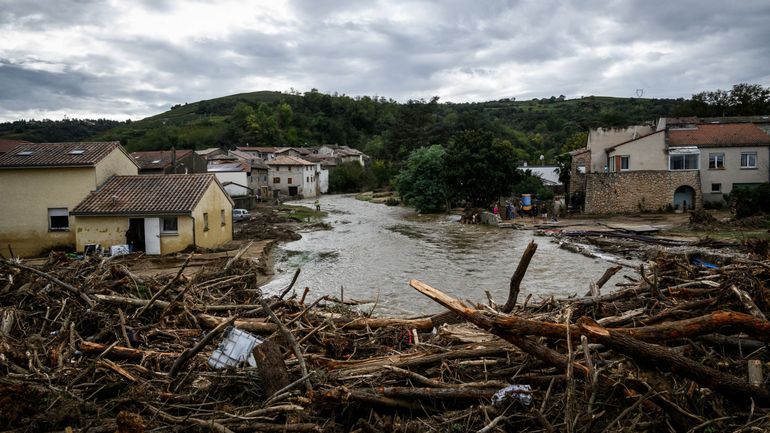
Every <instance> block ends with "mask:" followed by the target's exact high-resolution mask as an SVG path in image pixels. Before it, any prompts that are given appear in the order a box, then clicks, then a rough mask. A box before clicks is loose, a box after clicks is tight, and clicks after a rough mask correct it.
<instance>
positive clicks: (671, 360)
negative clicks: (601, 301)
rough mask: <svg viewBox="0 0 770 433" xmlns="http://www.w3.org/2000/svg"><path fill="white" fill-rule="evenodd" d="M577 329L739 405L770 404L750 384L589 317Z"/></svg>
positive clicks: (765, 393) (769, 397)
mask: <svg viewBox="0 0 770 433" xmlns="http://www.w3.org/2000/svg"><path fill="white" fill-rule="evenodd" d="M578 326H579V327H580V329H581V331H582V333H584V334H585V335H587V336H589V338H592V339H594V340H596V341H598V342H600V343H602V344H604V345H606V346H608V347H611V348H612V349H614V350H616V351H618V352H620V353H622V354H624V355H627V356H629V357H631V358H632V359H633V360H634V361H636V362H638V363H640V364H648V365H653V366H655V367H657V368H660V369H662V370H665V371H670V372H675V373H677V374H680V375H682V376H684V377H686V378H688V379H690V380H692V381H694V382H696V383H699V384H701V385H703V386H705V387H708V388H711V389H713V390H715V391H718V392H720V393H721V394H723V395H725V396H726V397H728V398H730V399H733V400H735V401H738V402H741V403H746V402H747V400H748V399H749V398H753V399H754V401H755V402H757V403H759V404H763V405H767V404H770V390H768V389H765V388H761V387H759V386H754V385H751V384H750V383H749V382H746V381H744V380H741V379H739V378H737V377H735V376H733V375H730V374H726V373H722V372H721V371H719V370H715V369H713V368H711V367H707V366H705V365H703V364H701V363H700V362H695V361H693V360H691V359H689V358H685V357H684V356H682V355H679V354H677V353H675V352H673V351H671V350H669V349H667V348H665V347H663V346H658V345H655V344H650V343H646V342H644V341H640V340H637V339H635V338H633V337H631V336H629V335H624V334H623V333H620V332H617V331H616V330H611V329H607V328H603V327H602V326H601V325H599V324H598V323H596V322H594V321H593V320H592V319H591V318H589V317H581V318H580V319H579V320H578Z"/></svg>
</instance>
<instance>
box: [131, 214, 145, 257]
mask: <svg viewBox="0 0 770 433" xmlns="http://www.w3.org/2000/svg"><path fill="white" fill-rule="evenodd" d="M126 243H127V244H128V250H129V251H132V252H133V251H144V249H145V246H144V218H129V219H128V231H127V232H126Z"/></svg>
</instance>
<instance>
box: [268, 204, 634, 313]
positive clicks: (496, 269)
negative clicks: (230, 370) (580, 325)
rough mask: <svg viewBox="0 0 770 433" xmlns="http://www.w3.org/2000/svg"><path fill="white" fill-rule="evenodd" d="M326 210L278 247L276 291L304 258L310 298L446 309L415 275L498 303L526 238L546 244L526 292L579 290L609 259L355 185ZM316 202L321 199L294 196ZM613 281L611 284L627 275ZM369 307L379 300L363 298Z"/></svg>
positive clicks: (411, 309)
mask: <svg viewBox="0 0 770 433" xmlns="http://www.w3.org/2000/svg"><path fill="white" fill-rule="evenodd" d="M320 202H321V208H322V210H324V211H326V212H328V213H329V215H328V216H327V217H326V218H325V219H324V221H325V222H327V223H329V224H331V226H332V229H331V230H321V231H312V232H303V233H302V239H301V240H299V241H295V242H289V243H285V244H281V245H280V246H278V247H277V248H276V250H275V251H274V261H275V271H276V276H275V279H274V280H273V281H271V282H270V283H269V284H268V285H266V286H265V287H263V290H264V291H265V292H266V293H276V292H278V291H280V290H281V289H282V288H284V287H286V286H287V285H288V284H289V282H290V281H291V277H292V276H293V274H294V271H295V269H296V268H298V267H300V268H302V271H301V273H300V276H299V279H298V280H297V283H296V285H295V289H296V290H297V291H298V292H299V293H301V292H302V288H304V287H310V293H309V295H308V297H309V299H315V298H318V297H320V296H323V295H334V296H337V297H339V295H340V287H344V296H345V299H357V300H376V299H378V300H379V301H378V304H377V307H376V309H375V310H374V315H375V316H417V315H424V314H430V313H435V312H439V311H442V309H441V307H440V306H439V305H438V304H436V303H434V302H433V301H431V300H429V299H428V298H426V297H425V296H423V295H421V294H420V293H418V292H417V291H415V290H414V289H412V288H411V287H410V286H409V285H408V282H409V280H410V279H412V278H415V279H418V280H421V281H423V282H425V283H427V284H429V285H431V286H433V287H435V288H437V289H440V290H442V291H444V292H446V293H448V294H450V295H453V296H456V297H458V298H460V299H463V300H466V299H469V300H471V301H473V302H486V295H485V293H484V291H485V290H488V291H489V292H490V293H491V294H492V298H493V299H494V300H495V301H496V302H498V303H504V302H505V300H506V298H507V296H508V285H509V282H510V278H511V275H512V274H513V271H514V269H515V268H516V265H517V264H518V261H519V257H520V256H521V254H522V253H523V251H524V248H525V247H526V245H527V243H528V242H529V241H530V240H532V239H535V242H537V244H538V249H537V253H536V254H535V256H534V258H533V260H532V262H531V263H530V266H529V269H528V271H527V274H526V276H525V277H524V281H523V282H522V285H521V286H522V291H521V294H520V295H519V302H522V301H523V300H524V299H525V297H526V296H527V295H528V294H529V293H532V294H533V298H534V299H538V298H539V297H540V296H542V297H547V296H550V295H556V296H567V295H570V294H573V293H580V294H581V295H582V294H583V293H585V292H586V291H587V290H588V287H589V283H590V282H591V281H595V280H597V279H598V278H599V277H600V276H601V275H602V273H603V272H604V271H605V270H606V269H607V268H608V267H609V266H610V265H611V263H608V262H607V261H605V260H602V259H591V258H588V257H585V256H583V255H580V254H574V253H571V252H568V251H565V250H562V249H560V248H559V247H558V245H556V244H555V243H553V242H551V239H550V238H546V237H535V236H533V232H532V231H529V230H512V229H500V228H496V227H489V226H482V225H465V224H460V223H459V222H457V221H458V220H459V216H456V215H417V214H416V213H415V212H414V210H412V209H410V208H404V207H389V206H385V205H382V204H373V203H369V202H363V201H359V200H356V199H355V198H354V197H353V196H351V195H331V196H323V197H322V198H321V199H320ZM292 204H299V205H303V206H308V207H312V206H313V200H305V201H299V202H293V203H292ZM623 272H625V271H621V272H620V273H619V274H618V275H616V276H615V277H614V278H613V280H610V282H609V283H608V284H607V285H606V286H605V290H607V289H609V288H610V287H611V285H612V284H614V282H615V281H617V280H618V278H619V276H620V275H622V274H623ZM362 308H364V309H365V310H366V311H368V308H371V306H363V307H362Z"/></svg>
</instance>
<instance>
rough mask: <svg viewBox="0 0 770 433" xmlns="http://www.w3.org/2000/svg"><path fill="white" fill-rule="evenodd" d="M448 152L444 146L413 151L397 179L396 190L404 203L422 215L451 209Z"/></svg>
mask: <svg viewBox="0 0 770 433" xmlns="http://www.w3.org/2000/svg"><path fill="white" fill-rule="evenodd" d="M446 156H447V152H446V150H445V149H444V148H443V147H442V146H440V145H437V144H435V145H433V146H430V147H421V148H418V149H415V150H413V151H412V152H411V153H410V154H409V158H408V159H407V161H406V164H404V168H403V169H402V170H401V172H400V173H399V174H398V176H396V180H395V183H396V189H397V190H398V193H399V195H401V198H402V200H404V202H405V203H406V204H408V205H410V206H413V207H414V208H415V209H417V210H418V211H420V212H440V211H442V210H445V209H446V207H447V199H448V194H447V186H446V178H445V176H444V173H445V170H446V167H445V164H444V160H445V158H446Z"/></svg>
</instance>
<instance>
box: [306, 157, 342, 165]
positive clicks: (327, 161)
mask: <svg viewBox="0 0 770 433" xmlns="http://www.w3.org/2000/svg"><path fill="white" fill-rule="evenodd" d="M302 159H304V160H306V161H308V162H320V163H321V165H322V166H332V165H337V162H336V161H335V160H334V157H333V156H323V155H317V154H315V155H305V156H303V157H302Z"/></svg>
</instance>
